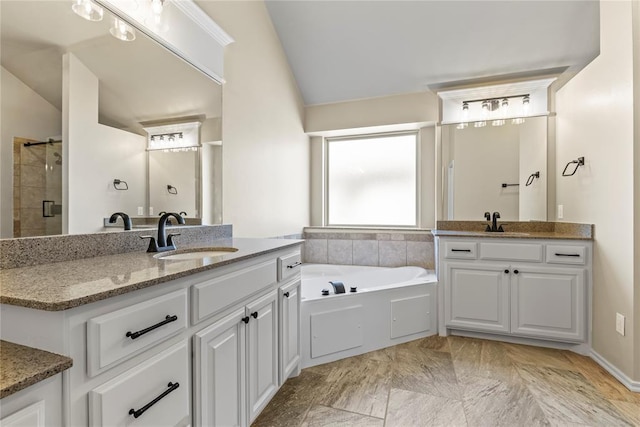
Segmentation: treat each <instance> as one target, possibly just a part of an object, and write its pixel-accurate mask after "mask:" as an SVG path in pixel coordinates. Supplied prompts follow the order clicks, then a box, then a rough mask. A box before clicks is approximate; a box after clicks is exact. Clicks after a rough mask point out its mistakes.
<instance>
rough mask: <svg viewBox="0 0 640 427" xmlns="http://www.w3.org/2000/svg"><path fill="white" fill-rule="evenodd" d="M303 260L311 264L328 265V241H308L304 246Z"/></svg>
mask: <svg viewBox="0 0 640 427" xmlns="http://www.w3.org/2000/svg"><path fill="white" fill-rule="evenodd" d="M303 252H304V253H303V260H304V262H306V263H311V264H327V261H328V258H327V239H308V240H305V242H304V246H303Z"/></svg>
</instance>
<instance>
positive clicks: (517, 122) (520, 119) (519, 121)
mask: <svg viewBox="0 0 640 427" xmlns="http://www.w3.org/2000/svg"><path fill="white" fill-rule="evenodd" d="M523 123H524V118H523V117H516V118H515V119H513V120H511V124H513V125H521V124H523Z"/></svg>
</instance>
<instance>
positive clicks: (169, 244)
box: [140, 212, 184, 252]
mask: <svg viewBox="0 0 640 427" xmlns="http://www.w3.org/2000/svg"><path fill="white" fill-rule="evenodd" d="M171 216H172V217H174V218H175V219H176V220H177V221H178V224H184V218H182V217H181V216H180V215H178V214H177V213H174V212H167V213H165V214H164V215H162V216H161V217H160V219H159V220H158V241H157V242H156V239H154V238H153V236H140V238H141V239H149V247H148V248H147V252H165V251H174V250H176V245H175V244H174V243H173V236H179V235H180V233H169V234H168V235H167V234H165V228H166V226H167V221H168V220H169V217H171Z"/></svg>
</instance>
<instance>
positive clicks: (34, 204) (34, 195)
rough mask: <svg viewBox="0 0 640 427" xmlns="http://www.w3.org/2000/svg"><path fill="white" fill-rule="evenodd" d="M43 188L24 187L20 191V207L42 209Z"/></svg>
mask: <svg viewBox="0 0 640 427" xmlns="http://www.w3.org/2000/svg"><path fill="white" fill-rule="evenodd" d="M44 193H45V189H44V188H41V187H24V188H22V189H21V191H20V207H21V208H23V209H24V208H32V209H38V208H40V209H42V200H43V199H44Z"/></svg>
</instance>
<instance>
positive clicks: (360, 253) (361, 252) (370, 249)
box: [353, 240, 378, 266]
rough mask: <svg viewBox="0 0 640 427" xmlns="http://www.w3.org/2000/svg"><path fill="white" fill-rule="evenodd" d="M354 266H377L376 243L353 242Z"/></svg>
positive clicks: (372, 241)
mask: <svg viewBox="0 0 640 427" xmlns="http://www.w3.org/2000/svg"><path fill="white" fill-rule="evenodd" d="M353 264H354V265H370V266H377V265H378V241H377V240H354V241H353Z"/></svg>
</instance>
